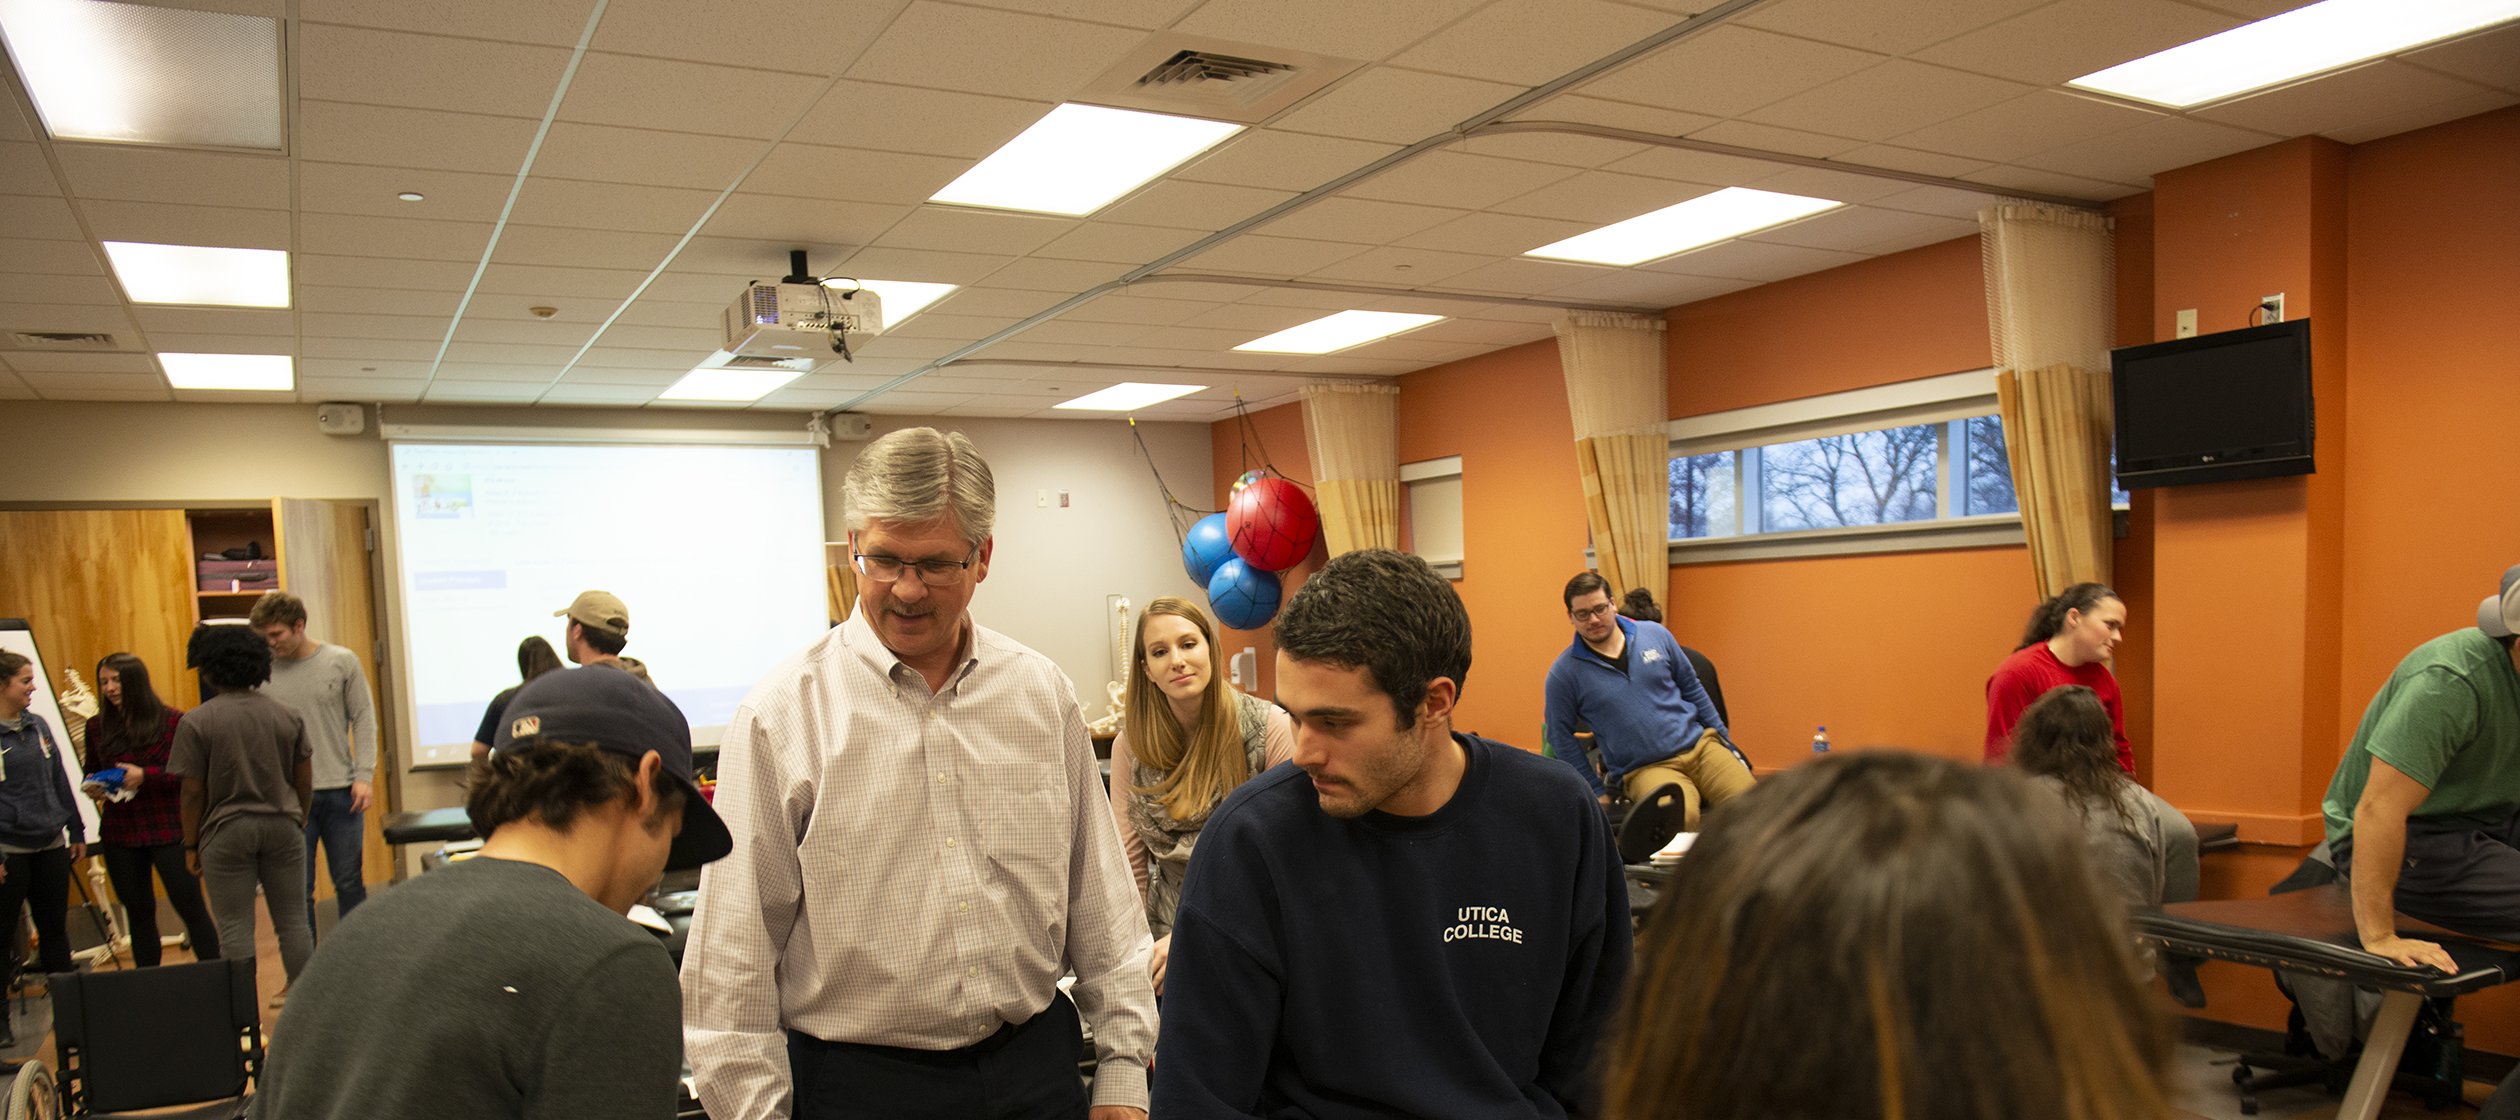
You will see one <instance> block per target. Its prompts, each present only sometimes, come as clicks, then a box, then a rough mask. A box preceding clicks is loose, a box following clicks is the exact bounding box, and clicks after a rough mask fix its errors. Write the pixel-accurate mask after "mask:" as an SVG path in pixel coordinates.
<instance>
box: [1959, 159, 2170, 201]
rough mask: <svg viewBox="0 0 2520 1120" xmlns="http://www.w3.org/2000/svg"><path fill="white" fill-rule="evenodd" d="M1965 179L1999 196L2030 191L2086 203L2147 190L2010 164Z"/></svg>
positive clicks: (1973, 173)
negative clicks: (1999, 194) (1989, 187)
mask: <svg viewBox="0 0 2520 1120" xmlns="http://www.w3.org/2000/svg"><path fill="white" fill-rule="evenodd" d="M1963 178H1965V179H1967V180H1968V181H1970V182H1972V183H1985V184H1987V185H1988V186H1991V187H2000V188H2002V191H2000V192H1998V193H2008V192H2015V191H2029V192H2033V193H2036V194H2051V195H2058V196H2061V197H2064V198H2072V199H2080V200H2083V201H2085V202H2106V201H2108V200H2109V199H2112V198H2122V197H2124V196H2126V195H2130V194H2141V193H2143V189H2144V188H2143V187H2142V186H2140V185H2138V184H2134V183H2117V182H2109V181H2105V180H2100V179H2087V178H2084V177H2083V176H2080V175H2068V174H2066V173H2064V172H2062V171H2045V170H2041V169H2039V168H2035V167H2022V166H2019V165H2017V164H2008V163H2002V164H1997V165H1995V166H1993V167H1989V168H1987V169H1986V170H1984V171H1972V172H1970V173H1968V174H1967V175H1966V176H1963Z"/></svg>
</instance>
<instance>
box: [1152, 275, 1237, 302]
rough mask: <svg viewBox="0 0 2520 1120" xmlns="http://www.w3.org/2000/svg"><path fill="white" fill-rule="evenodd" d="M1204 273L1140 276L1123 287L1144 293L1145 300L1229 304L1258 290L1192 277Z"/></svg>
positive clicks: (1225, 281)
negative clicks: (1126, 286)
mask: <svg viewBox="0 0 2520 1120" xmlns="http://www.w3.org/2000/svg"><path fill="white" fill-rule="evenodd" d="M1204 275H1207V274H1205V273H1196V272H1182V273H1175V272H1164V273H1158V274H1156V275H1153V276H1141V277H1139V278H1138V279H1136V280H1135V281H1132V282H1131V283H1130V284H1129V286H1128V288H1127V289H1126V290H1127V291H1128V293H1129V294H1130V295H1134V296H1144V297H1146V298H1148V299H1164V300H1174V301H1177V302H1187V303H1208V304H1217V303H1232V302H1234V301H1236V300H1239V299H1241V298H1243V297H1244V296H1247V295H1250V294H1251V293H1252V292H1253V291H1256V290H1257V289H1255V288H1253V287H1252V286H1250V285H1248V284H1239V283H1235V282H1233V281H1230V280H1204V279H1195V277H1199V276H1204ZM1179 277H1194V279H1179Z"/></svg>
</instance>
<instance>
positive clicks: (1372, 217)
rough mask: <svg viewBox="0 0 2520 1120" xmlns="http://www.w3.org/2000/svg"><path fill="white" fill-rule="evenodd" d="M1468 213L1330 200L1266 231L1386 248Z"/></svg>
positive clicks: (1395, 204) (1348, 200) (1273, 233)
mask: <svg viewBox="0 0 2520 1120" xmlns="http://www.w3.org/2000/svg"><path fill="white" fill-rule="evenodd" d="M1463 213H1464V211H1460V210H1449V209H1439V208H1437V207H1433V206H1413V205H1409V204H1407V203H1400V202H1378V201H1373V200H1370V199H1361V198H1326V199H1323V200H1321V201H1319V202H1316V203H1313V204H1312V205H1310V206H1307V207H1304V208H1303V209H1301V210H1297V211H1294V212H1293V213H1290V214H1288V215H1286V216H1285V217H1282V218H1279V219H1277V220H1275V221H1273V222H1270V223H1269V224H1268V225H1267V226H1264V227H1262V228H1264V229H1266V230H1268V231H1269V233H1270V234H1271V235H1272V236H1276V237H1301V238H1307V239H1310V240H1315V241H1352V242H1356V243H1358V244H1363V245H1384V244H1389V243H1390V242H1393V241H1397V240H1399V239H1400V238H1402V237H1405V236H1407V235H1409V234H1412V233H1416V232H1418V231H1420V230H1424V229H1430V228H1433V227H1435V226H1438V225H1442V224H1443V223H1445V222H1448V221H1451V220H1453V219H1454V218H1458V217H1461V216H1462V214H1463Z"/></svg>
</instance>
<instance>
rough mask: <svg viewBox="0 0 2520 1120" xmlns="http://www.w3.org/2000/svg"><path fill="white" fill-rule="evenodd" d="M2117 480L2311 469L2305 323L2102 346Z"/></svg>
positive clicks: (2172, 480)
mask: <svg viewBox="0 0 2520 1120" xmlns="http://www.w3.org/2000/svg"><path fill="white" fill-rule="evenodd" d="M2109 365H2110V368H2111V370H2112V372H2113V373H2114V374H2115V377H2114V381H2115V388H2114V391H2115V395H2116V399H2117V473H2118V485H2119V486H2121V487H2123V488H2125V489H2128V490H2136V489H2141V488H2144V487H2147V486H2185V485H2189V484H2191V483H2199V482H2223V481H2229V480H2232V479H2242V478H2274V477H2277V476H2280V475H2291V474H2309V473H2311V472H2312V470H2314V469H2315V465H2314V464H2313V462H2312V459H2311V437H2312V423H2311V401H2310V320H2308V319H2297V320H2294V321H2292V322H2289V323H2270V324H2268V325H2266V326H2263V327H2250V328H2248V329H2246V330H2237V331H2223V332H2221V333H2218V334H2208V335H2198V336H2197V337H2194V338H2181V339H2174V340H2172V341H2169V342H2155V343H2152V344H2149V345H2145V346H2128V347H2124V348H2121V349H2118V350H2112V351H2110V352H2109Z"/></svg>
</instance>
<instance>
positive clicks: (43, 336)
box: [9, 331, 122, 350]
mask: <svg viewBox="0 0 2520 1120" xmlns="http://www.w3.org/2000/svg"><path fill="white" fill-rule="evenodd" d="M9 341H10V342H11V343H12V344H14V345H15V346H16V347H17V348H18V349H20V350H119V349H122V347H121V346H120V345H118V344H117V343H115V341H114V336H112V335H110V334H100V333H98V332H95V331H10V332H9Z"/></svg>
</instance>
